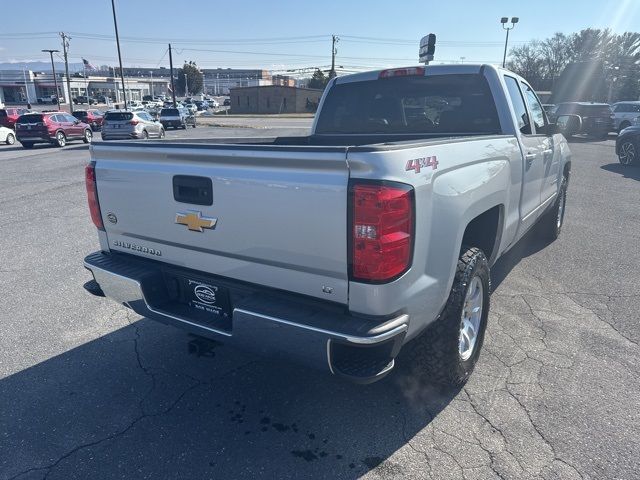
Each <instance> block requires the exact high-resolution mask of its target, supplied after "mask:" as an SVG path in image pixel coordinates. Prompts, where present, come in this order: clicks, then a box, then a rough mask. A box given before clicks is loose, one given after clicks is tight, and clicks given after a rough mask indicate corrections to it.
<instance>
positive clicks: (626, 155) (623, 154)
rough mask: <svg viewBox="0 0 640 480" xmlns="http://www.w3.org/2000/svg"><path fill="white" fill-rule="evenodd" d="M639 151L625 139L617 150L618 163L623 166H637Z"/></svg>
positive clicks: (634, 144) (636, 146)
mask: <svg viewBox="0 0 640 480" xmlns="http://www.w3.org/2000/svg"><path fill="white" fill-rule="evenodd" d="M639 154H640V149H639V148H638V145H637V144H636V143H635V142H633V141H632V140H631V139H629V138H627V139H626V140H623V141H622V142H621V143H620V147H619V148H618V161H619V162H620V163H621V164H622V165H625V166H630V165H637V163H638V155H639Z"/></svg>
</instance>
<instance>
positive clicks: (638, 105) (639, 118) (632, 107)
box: [611, 101, 640, 132]
mask: <svg viewBox="0 0 640 480" xmlns="http://www.w3.org/2000/svg"><path fill="white" fill-rule="evenodd" d="M611 109H612V110H613V122H614V124H615V129H616V131H617V132H619V131H621V130H624V129H625V128H627V127H630V126H631V125H640V102H637V101H629V102H618V103H614V104H613V105H611Z"/></svg>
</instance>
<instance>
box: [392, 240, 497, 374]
mask: <svg viewBox="0 0 640 480" xmlns="http://www.w3.org/2000/svg"><path fill="white" fill-rule="evenodd" d="M490 293H491V281H490V273H489V262H488V260H487V257H486V256H485V254H484V252H483V251H482V250H480V249H479V248H476V247H471V248H469V247H463V248H462V252H461V254H460V257H459V258H458V265H457V268H456V274H455V278H454V280H453V285H452V287H451V293H450V294H449V299H448V300H447V304H446V306H445V308H444V310H443V311H442V314H441V315H440V317H438V318H437V319H436V320H435V321H434V322H433V323H432V324H431V325H430V326H429V327H427V328H426V329H425V331H424V332H423V333H422V334H421V335H420V336H419V337H418V338H416V339H414V340H413V341H411V342H410V343H409V344H408V345H406V346H405V347H404V349H403V350H402V351H401V353H400V355H401V356H402V357H404V361H405V362H408V363H409V364H410V365H408V366H409V368H410V369H411V370H412V372H411V373H412V374H416V375H418V376H420V377H423V378H424V380H426V381H429V382H437V383H441V384H445V385H450V386H460V385H462V384H464V383H465V382H466V381H467V379H468V378H469V375H471V372H472V371H473V368H474V367H475V364H476V362H477V360H478V356H479V355H480V349H481V348H482V343H483V341H484V332H485V329H486V327H487V318H488V316H489V294H490Z"/></svg>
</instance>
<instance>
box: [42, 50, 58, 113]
mask: <svg viewBox="0 0 640 480" xmlns="http://www.w3.org/2000/svg"><path fill="white" fill-rule="evenodd" d="M42 51H43V52H49V55H50V56H51V70H52V71H53V84H54V85H55V86H56V103H57V104H58V111H60V94H59V93H58V79H57V78H56V65H55V64H54V63H53V54H54V53H58V52H59V51H60V50H42Z"/></svg>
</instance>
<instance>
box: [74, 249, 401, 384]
mask: <svg viewBox="0 0 640 480" xmlns="http://www.w3.org/2000/svg"><path fill="white" fill-rule="evenodd" d="M84 265H85V267H86V268H87V269H89V270H90V271H91V272H92V273H93V277H94V279H95V281H96V282H97V284H98V285H99V288H98V289H96V288H95V287H94V288H93V289H88V290H89V291H90V293H93V294H94V295H99V294H101V293H104V295H106V296H107V297H110V298H112V299H113V300H115V301H116V302H118V303H121V304H123V305H125V306H127V307H129V308H131V309H132V310H134V311H135V312H136V313H138V314H139V315H142V316H144V317H147V318H151V319H154V320H157V321H160V322H162V323H165V324H169V325H173V326H176V327H178V328H181V329H183V330H186V331H189V332H191V333H194V334H196V335H201V336H204V337H208V338H211V339H214V340H219V341H222V342H225V343H228V344H232V345H237V346H238V347H241V348H244V349H247V350H250V351H253V352H255V353H258V354H261V355H265V356H269V357H275V358H283V359H286V360H289V361H294V362H296V363H300V364H305V365H309V366H312V367H315V368H320V369H323V370H328V371H329V372H331V373H332V374H335V375H339V376H342V377H346V378H348V379H350V380H353V381H356V382H360V383H370V382H373V381H376V380H379V379H381V378H382V377H384V376H385V375H386V374H387V373H389V372H390V371H391V370H392V369H393V366H394V359H395V357H396V356H397V354H398V352H399V351H400V347H401V346H402V344H403V341H404V337H405V335H406V332H407V329H408V322H409V317H408V315H406V314H401V315H397V316H395V317H393V318H385V319H376V320H371V319H363V318H360V317H356V316H352V315H350V314H349V313H348V312H346V311H345V309H344V307H340V306H336V305H333V304H331V305H327V304H324V303H323V302H319V301H315V300H312V299H306V298H305V297H301V296H296V295H293V294H291V295H286V294H283V293H282V292H274V291H271V290H270V289H265V288H262V287H256V286H247V285H242V286H241V288H242V289H243V296H242V298H241V299H239V300H234V302H233V310H232V312H233V314H232V319H231V327H230V328H228V329H225V328H218V327H215V326H212V325H207V324H205V323H203V322H201V321H198V320H194V319H193V318H189V317H188V316H185V315H177V314H175V313H173V312H171V311H168V310H169V309H168V308H165V307H164V306H163V305H162V304H161V303H160V304H158V303H157V302H156V301H154V300H153V299H154V298H164V299H166V298H167V295H166V293H165V292H164V291H163V289H164V288H165V286H164V282H163V280H162V272H163V270H164V268H165V266H164V265H163V264H162V263H160V262H156V261H152V260H147V259H144V258H139V257H136V256H133V255H123V254H105V253H102V252H97V253H94V254H91V255H89V256H88V257H87V258H85V261H84ZM168 268H170V269H172V270H176V269H175V267H171V266H168ZM194 273H195V274H197V273H198V272H194ZM214 281H215V282H216V283H220V282H222V284H225V286H226V287H227V288H229V289H230V290H231V291H233V289H234V283H235V282H234V281H230V280H228V279H221V278H216V279H215V280H214ZM238 288H240V287H238ZM98 292H99V293H98ZM247 292H248V293H247ZM290 297H291V299H290Z"/></svg>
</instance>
